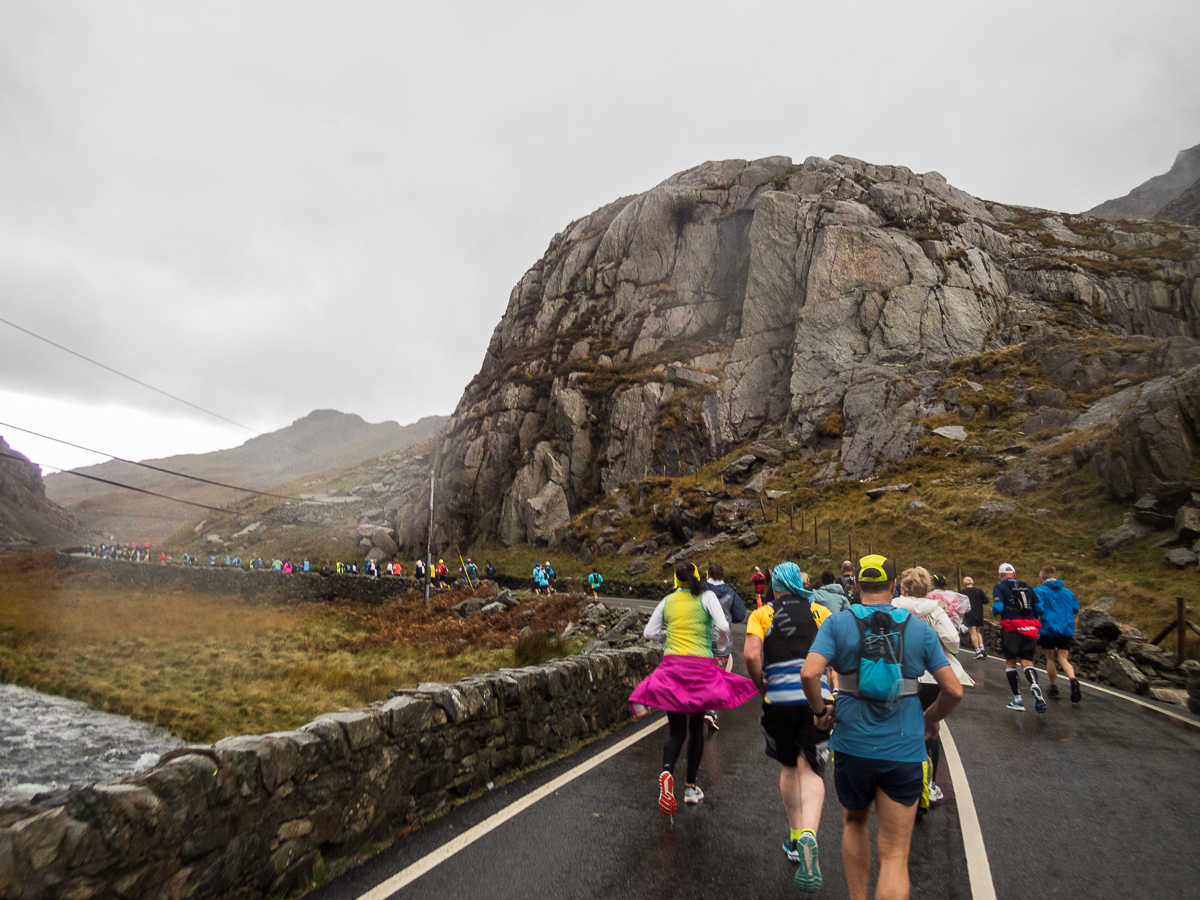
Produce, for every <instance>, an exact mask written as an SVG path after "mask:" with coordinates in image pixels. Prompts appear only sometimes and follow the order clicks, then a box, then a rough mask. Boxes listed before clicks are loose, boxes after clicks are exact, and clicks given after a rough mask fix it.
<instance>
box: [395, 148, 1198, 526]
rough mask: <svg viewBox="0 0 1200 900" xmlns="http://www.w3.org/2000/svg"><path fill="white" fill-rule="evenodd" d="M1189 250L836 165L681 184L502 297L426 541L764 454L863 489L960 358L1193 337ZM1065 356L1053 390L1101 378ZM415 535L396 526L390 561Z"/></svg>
mask: <svg viewBox="0 0 1200 900" xmlns="http://www.w3.org/2000/svg"><path fill="white" fill-rule="evenodd" d="M1198 244H1200V233H1198V232H1197V231H1196V230H1194V229H1189V228H1184V227H1180V226H1178V225H1174V224H1171V223H1136V224H1130V223H1119V222H1108V221H1103V220H1098V219H1093V218H1089V217H1085V216H1072V215H1067V214H1060V213H1052V212H1047V211H1043V210H1033V209H1026V208H1016V207H1008V206H1004V205H1002V204H997V203H990V202H985V201H982V200H979V199H977V198H975V197H972V196H970V195H969V194H966V193H964V192H963V191H960V190H958V189H956V188H954V187H952V186H951V185H949V184H947V182H946V181H945V179H944V178H943V177H942V176H940V175H938V174H937V173H927V174H925V175H917V174H914V173H913V172H911V171H909V170H908V169H905V168H902V167H898V166H875V165H870V164H868V163H864V162H861V161H859V160H854V159H849V158H845V157H834V158H833V159H831V160H826V159H817V158H810V159H808V160H806V161H805V162H804V163H803V164H801V165H795V164H793V163H792V161H791V160H790V159H788V158H786V157H771V158H767V159H760V160H755V161H753V162H746V161H742V160H727V161H723V162H710V163H705V164H704V165H701V166H698V167H696V168H694V169H690V170H688V171H686V172H681V173H679V174H677V175H675V176H673V177H671V178H669V179H667V180H666V181H665V182H663V183H662V184H660V185H658V186H657V187H655V188H653V189H652V190H650V191H647V192H646V193H644V194H641V195H639V196H635V197H627V198H624V199H621V200H618V201H616V202H614V203H611V204H609V205H608V206H605V207H603V208H601V209H599V210H597V211H596V212H594V213H592V214H591V215H590V216H587V217H585V218H583V219H580V220H578V221H576V222H573V223H571V224H570V225H569V226H568V227H567V228H566V229H565V230H564V231H563V232H562V233H560V234H558V235H556V236H555V237H554V239H553V241H551V243H550V247H549V248H548V249H547V251H546V254H545V255H544V256H543V257H542V259H541V260H539V261H538V262H537V263H536V264H535V265H534V266H533V267H532V268H531V269H530V270H529V271H528V272H527V273H526V275H525V277H524V278H522V279H521V281H520V283H519V284H518V285H517V286H516V287H515V288H514V289H513V291H512V294H511V296H510V298H509V303H508V308H507V310H506V312H505V314H504V316H503V317H502V319H501V321H500V323H499V325H497V327H496V330H495V333H494V334H493V336H492V340H491V343H490V345H489V347H488V351H487V354H486V356H485V358H484V361H483V366H482V367H481V370H480V372H479V374H478V375H477V376H476V377H475V379H474V380H473V381H472V382H471V383H470V385H468V387H467V389H466V391H465V393H464V394H463V397H462V399H461V401H460V402H459V405H458V408H457V410H456V411H455V414H454V416H453V417H452V419H451V421H450V422H449V423H448V424H447V426H446V429H445V431H444V432H443V433H442V435H441V437H440V439H439V445H438V452H437V458H438V473H439V476H438V497H439V504H438V506H439V514H438V533H437V536H438V541H439V544H442V545H445V544H447V543H452V542H463V541H467V542H469V541H471V540H474V539H478V538H485V537H486V538H496V539H499V540H500V541H501V542H503V543H505V544H512V543H517V542H521V541H532V542H554V541H555V540H556V539H557V538H559V537H560V536H562V535H563V534H564V532H565V528H566V526H567V524H568V522H569V520H570V517H571V516H572V515H573V514H574V513H576V512H578V511H579V510H581V509H582V508H584V507H586V506H588V505H590V504H591V503H593V502H594V501H596V500H597V499H599V498H601V497H602V496H604V495H606V494H609V493H611V492H613V491H615V490H618V489H619V488H621V487H623V486H625V485H627V484H629V483H630V482H632V481H634V480H637V479H641V478H644V477H645V476H646V475H647V474H651V473H658V474H663V473H666V474H668V475H677V474H682V473H688V472H690V471H692V470H694V469H695V467H697V466H699V465H702V464H704V463H705V462H708V461H711V460H713V459H717V458H720V457H722V456H724V455H725V454H727V453H729V452H730V451H731V450H733V449H735V448H736V447H737V445H739V444H741V443H743V442H747V441H750V440H752V439H755V438H761V437H767V438H769V439H770V441H771V442H773V444H774V445H775V446H776V447H777V448H783V449H787V448H790V449H792V450H797V449H799V450H802V451H811V452H812V453H818V452H822V453H826V454H827V455H828V457H829V460H830V462H829V465H828V466H826V467H825V468H824V469H822V473H821V478H823V479H825V480H832V479H834V478H866V477H869V476H871V475H873V474H875V473H876V472H878V471H880V470H881V468H883V467H885V466H887V465H888V464H889V463H890V462H893V461H895V460H900V459H903V458H905V457H907V456H908V455H909V454H910V453H912V452H913V450H914V448H915V447H916V444H917V442H918V441H919V440H920V438H921V437H922V435H923V434H924V433H925V426H924V425H922V424H921V422H920V420H921V419H925V418H929V417H936V416H944V415H946V414H947V406H946V403H945V398H944V396H943V394H942V392H941V390H940V388H939V385H941V383H942V382H943V381H944V379H945V376H946V371H947V367H948V365H949V364H950V363H951V362H952V361H953V360H955V359H957V358H959V357H962V356H964V355H969V354H978V353H980V352H982V351H987V350H995V349H1000V348H1003V347H1006V346H1010V345H1015V344H1020V343H1023V342H1025V341H1026V340H1027V338H1028V337H1030V336H1031V335H1034V336H1039V337H1045V336H1046V335H1048V334H1059V333H1063V334H1065V333H1076V334H1097V335H1110V336H1129V335H1144V336H1149V337H1153V338H1169V337H1172V336H1185V337H1187V336H1192V337H1194V336H1195V335H1196V334H1197V331H1198V328H1200V288H1197V281H1196V277H1197V274H1200V261H1198V260H1197V255H1196V250H1197V245H1198ZM1077 362H1078V365H1076V366H1075V367H1074V368H1073V369H1072V371H1071V372H1069V373H1067V374H1066V375H1065V376H1064V377H1065V378H1067V379H1068V380H1071V379H1074V380H1078V379H1084V380H1086V379H1087V378H1089V377H1095V375H1096V373H1095V372H1092V374H1091V375H1088V374H1087V371H1088V370H1087V367H1088V366H1093V367H1094V366H1095V365H1097V363H1096V362H1095V361H1094V360H1092V359H1088V360H1080V361H1077ZM1064 365H1066V364H1065V363H1064ZM1100 365H1103V364H1102V363H1100ZM986 374H987V373H983V374H982V375H981V376H980V377H986ZM972 414H975V411H974V410H972ZM980 414H985V412H984V411H981V412H980ZM424 521H425V519H424V516H423V515H422V510H421V509H420V508H417V507H416V506H415V505H414V506H413V508H411V509H409V508H407V507H404V508H401V509H400V510H398V511H397V514H396V525H397V533H398V537H399V542H400V544H401V546H403V547H406V548H416V547H418V546H422V545H423V542H424Z"/></svg>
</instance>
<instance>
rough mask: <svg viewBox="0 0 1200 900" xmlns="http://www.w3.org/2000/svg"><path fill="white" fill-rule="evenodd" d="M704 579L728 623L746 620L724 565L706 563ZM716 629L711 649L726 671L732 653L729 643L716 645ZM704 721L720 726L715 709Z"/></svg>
mask: <svg viewBox="0 0 1200 900" xmlns="http://www.w3.org/2000/svg"><path fill="white" fill-rule="evenodd" d="M706 579H707V580H706V581H705V582H704V589H705V590H706V591H712V592H713V594H714V595H716V598H717V601H718V602H719V603H720V604H721V612H723V613H725V618H726V619H727V620H729V624H730V625H736V624H737V623H738V622H744V621H746V604H745V603H743V602H742V598H741V596H740V595H739V594H738V592H737V591H735V590H734V589H733V588H731V587H730V586H729V585H728V584H726V583H725V567H724V566H722V565H721V564H720V563H718V562H714V563H709V564H708V572H707V573H706ZM718 637H719V635H718V633H717V629H716V627H715V626H714V627H713V634H712V650H713V658H714V659H715V660H716V661H717V665H718V666H720V667H721V668H722V669H724V670H725V671H726V672H732V671H733V654H732V653H731V652H730V648H729V645H728V644H727V645H726V646H725V647H723V648H722V647H718V646H717V644H718ZM704 722H705V724H706V725H708V727H709V730H710V731H719V730H720V726H718V725H717V711H716V710H715V709H710V710H709V711H708V714H707V715H705V717H704Z"/></svg>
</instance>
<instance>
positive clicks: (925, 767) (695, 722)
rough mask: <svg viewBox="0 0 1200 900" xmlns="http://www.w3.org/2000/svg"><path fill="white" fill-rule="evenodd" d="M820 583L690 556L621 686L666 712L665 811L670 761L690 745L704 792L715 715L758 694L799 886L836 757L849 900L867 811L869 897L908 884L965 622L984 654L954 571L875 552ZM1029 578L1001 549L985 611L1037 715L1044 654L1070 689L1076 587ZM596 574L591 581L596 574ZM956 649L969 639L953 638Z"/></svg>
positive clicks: (955, 691) (896, 894)
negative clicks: (738, 668)
mask: <svg viewBox="0 0 1200 900" xmlns="http://www.w3.org/2000/svg"><path fill="white" fill-rule="evenodd" d="M820 582H821V584H820V585H819V586H815V585H813V583H812V579H811V578H810V576H809V575H808V574H807V573H804V572H802V571H801V570H800V567H799V566H797V565H796V564H795V563H793V562H781V563H780V564H779V565H777V566H775V568H774V569H773V570H768V571H767V572H766V573H765V574H764V573H763V571H762V570H761V569H759V568H755V570H754V573H753V574H752V576H751V578H750V583H751V585H752V587H753V589H754V605H753V606H751V605H750V604H749V603H747V602H745V601H743V599H742V598H741V597H740V596H739V595H738V593H737V591H736V590H734V589H733V588H732V587H731V586H730V585H729V584H728V583H726V581H725V572H724V569H723V568H722V567H721V565H720V564H718V563H715V562H713V563H709V565H708V568H707V571H706V572H705V573H704V577H701V573H700V571H699V569H698V568H697V567H696V566H695V565H693V564H692V563H682V564H680V565H679V566H677V567H676V569H675V589H674V590H673V591H672V592H671V593H670V594H668V595H667V596H666V597H664V598H663V600H662V601H661V602H660V603H659V604H658V606H657V607H656V608H655V610H654V612H653V614H652V615H651V617H650V621H649V623H648V624H647V625H646V628H645V632H644V636H645V637H646V638H647V639H648V640H652V641H661V642H663V644H664V649H663V661H662V663H661V664H659V666H658V667H657V668H656V669H655V670H654V672H652V673H651V674H650V675H649V676H648V677H647V678H646V679H644V680H643V681H642V682H641V683H640V684H639V685H638V686H637V687H636V688H635V689H634V691H633V693H632V694H631V695H630V697H629V706H630V712H631V713H632V715H633V716H634V717H635V718H641V717H642V716H644V715H646V714H647V713H648V712H649V710H650V709H659V710H664V711H665V712H666V713H667V724H668V733H667V738H666V744H665V746H664V747H663V764H662V770H661V771H660V772H659V773H658V775H657V794H658V806H659V809H660V810H661V811H662V812H663V813H664V814H666V815H668V816H674V815H675V814H676V812H677V810H678V805H677V800H676V791H675V764H676V762H677V761H678V759H679V756H680V754H681V752H682V751H683V747H684V745H685V743H686V746H687V767H686V775H685V781H684V790H683V802H684V804H685V805H688V806H694V805H696V804H699V803H700V802H701V801H702V800H703V799H704V791H703V790H702V789H701V787H700V785H699V784H698V783H697V778H698V776H699V774H700V764H701V759H702V757H703V753H704V744H705V735H706V732H707V734H708V735H712V734H713V733H715V732H717V731H718V724H717V713H718V711H719V710H722V709H730V708H733V707H735V706H739V705H741V704H743V703H745V702H747V701H748V700H750V699H751V698H753V697H756V696H760V695H761V696H762V698H763V703H762V712H761V715H760V719H759V722H760V726H761V728H762V732H763V735H764V736H765V739H766V755H767V756H769V757H771V758H772V759H774V760H776V761H777V762H778V763H779V765H780V775H779V792H780V797H781V799H782V803H783V808H784V813H785V815H786V818H787V820H788V836H787V837H786V838H785V839H784V841H783V851H784V853H785V855H786V857H787V859H788V861H789V862H790V863H791V864H794V865H795V866H796V870H795V872H794V873H793V874H792V879H793V881H794V883H795V885H796V887H797V888H798V889H799V890H800V891H801V893H803V894H805V895H812V894H815V893H816V892H817V891H818V890H820V888H821V886H822V877H821V869H820V861H819V846H818V842H817V831H818V828H819V826H820V823H821V811H822V807H823V804H824V799H825V772H826V768H827V767H829V768H831V769H832V778H833V784H834V788H835V790H836V792H837V797H838V801H839V802H840V804H841V806H842V808H843V816H842V820H843V833H842V860H843V863H844V868H845V872H846V881H847V888H848V891H849V895H850V898H851V900H866V897H867V894H868V889H869V882H870V873H871V860H872V850H871V836H870V831H869V829H868V820H869V815H870V810H871V807H872V806H874V807H875V810H876V814H877V818H878V832H877V837H876V849H877V856H878V860H879V869H878V872H879V874H878V882H877V886H876V893H875V896H877V897H888V898H889V900H905V898H907V897H908V896H909V878H908V855H909V845H910V841H911V837H912V830H913V824H914V822H915V820H916V817H917V816H918V815H919V814H922V813H924V812H925V811H927V810H928V809H929V808H930V804H931V803H936V802H937V801H939V800H941V799H942V798H943V794H942V791H941V790H940V789H939V788H938V786H937V783H936V780H935V778H936V773H937V770H938V764H939V762H940V759H941V745H940V739H939V735H940V723H941V721H942V720H943V719H945V718H946V717H947V716H948V715H950V713H951V712H952V711H953V710H954V708H955V707H956V706H957V705H958V703H959V702H960V701H961V700H962V697H963V688H964V687H969V686H972V685H973V684H974V681H973V680H972V678H971V676H970V675H969V674H968V673H967V671H966V670H965V669H964V668H963V666H962V664H961V663H959V661H958V659H957V654H958V652H959V650H960V642H961V640H962V637H963V636H964V635H966V636H969V639H970V646H971V649H972V650H973V651H974V656H975V658H976V659H986V658H987V655H988V654H987V651H986V649H985V648H984V644H983V635H982V632H981V627H982V625H983V622H984V618H983V617H984V613H985V610H986V607H987V605H988V597H987V595H986V594H984V592H983V591H982V590H980V589H978V588H976V587H975V584H974V580H973V579H972V578H964V579H963V587H962V591H961V592H960V591H953V590H950V589H949V588H948V586H947V584H946V579H945V578H943V577H942V576H940V575H934V574H931V573H930V572H929V571H928V570H927V569H925V568H924V567H921V566H914V567H913V568H911V569H906V570H904V571H903V572H900V573H897V572H896V570H895V567H894V565H893V563H892V562H891V560H889V559H887V558H886V557H884V556H881V555H878V554H872V555H869V556H865V557H863V558H862V559H860V560H859V561H858V564H857V565H855V564H853V563H852V562H850V561H846V562H845V563H843V565H842V572H841V574H840V575H838V576H835V575H834V574H833V573H832V572H828V571H827V572H823V573H822V574H821V576H820ZM1039 582H1040V584H1039V585H1038V586H1037V587H1033V586H1031V585H1029V584H1026V583H1025V582H1024V581H1021V580H1019V579H1018V578H1017V577H1016V570H1015V568H1014V567H1013V566H1012V565H1011V564H1009V563H1004V564H1002V565H1001V566H1000V567H999V579H998V581H997V583H996V585H995V587H994V588H993V590H992V596H991V613H992V615H993V616H994V617H996V618H997V619H998V620H999V624H1000V627H1001V648H1002V655H1003V657H1004V660H1005V670H1006V675H1007V677H1008V682H1009V686H1010V688H1011V689H1012V693H1013V700H1012V702H1010V703H1009V704H1008V709H1010V710H1014V711H1016V712H1024V710H1025V706H1024V703H1023V701H1022V698H1021V686H1020V676H1021V675H1023V676H1024V678H1025V680H1026V682H1027V683H1028V685H1029V692H1030V693H1031V695H1032V696H1033V701H1034V707H1035V709H1036V710H1037V712H1038V713H1044V712H1045V711H1046V699H1045V695H1043V693H1042V689H1041V686H1040V685H1039V683H1038V678H1037V672H1036V671H1035V670H1034V668H1033V656H1034V651H1035V649H1036V648H1037V647H1038V646H1041V647H1042V648H1043V649H1044V650H1045V653H1046V661H1047V664H1046V670H1047V675H1048V681H1049V697H1050V698H1058V697H1059V691H1058V685H1057V669H1058V668H1061V669H1062V671H1063V673H1064V674H1065V675H1066V677H1067V679H1068V682H1069V686H1070V697H1071V700H1072V701H1073V702H1075V703H1078V702H1079V701H1080V691H1079V682H1078V680H1077V679H1076V677H1075V672H1074V669H1073V668H1072V667H1071V664H1070V661H1069V659H1068V654H1069V650H1070V645H1071V638H1072V637H1073V635H1074V631H1075V615H1076V614H1077V613H1078V612H1079V601H1078V600H1077V599H1076V598H1075V595H1074V594H1072V593H1071V591H1069V590H1068V589H1067V588H1066V587H1064V585H1063V583H1062V580H1061V579H1059V578H1058V577H1057V572H1056V571H1055V569H1054V567H1053V566H1051V565H1046V566H1043V567H1042V569H1041V570H1040V572H1039ZM597 586H598V584H597ZM743 620H745V621H746V638H745V644H744V646H743V657H744V660H745V664H746V671H747V673H748V675H749V677H746V676H743V675H739V674H736V673H734V672H732V671H731V670H732V659H731V656H730V652H729V650H730V641H731V630H730V626H731V624H732V623H736V622H740V621H743ZM963 649H966V648H963Z"/></svg>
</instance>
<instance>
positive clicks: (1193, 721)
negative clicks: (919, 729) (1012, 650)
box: [958, 650, 1200, 728]
mask: <svg viewBox="0 0 1200 900" xmlns="http://www.w3.org/2000/svg"><path fill="white" fill-rule="evenodd" d="M958 652H959V653H964V652H967V651H964V650H959V651H958ZM973 655H974V654H972V656H973ZM988 659H989V660H991V659H995V660H997V661H998V662H1004V660H1002V659H1000V658H999V657H997V656H992V655H991V654H988ZM1033 668H1034V669H1035V670H1037V671H1038V672H1041V673H1042V674H1043V675H1045V674H1046V670H1045V669H1042V668H1039V667H1038V666H1034V667H1033ZM1079 686H1080V687H1085V688H1088V689H1089V690H1093V691H1099V692H1100V693H1102V694H1108V695H1109V696H1110V697H1116V698H1117V699H1118V700H1128V701H1129V702H1130V703H1136V704H1137V705H1138V706H1144V707H1146V709H1152V710H1154V711H1155V712H1156V713H1162V714H1163V715H1164V716H1170V717H1171V718H1172V719H1178V720H1179V721H1180V722H1186V723H1187V724H1188V725H1191V726H1193V727H1194V728H1200V721H1197V720H1196V719H1193V718H1191V717H1190V716H1185V715H1183V714H1182V713H1177V712H1175V710H1173V709H1163V707H1161V706H1155V705H1154V704H1153V703H1147V702H1146V701H1145V700H1141V699H1139V698H1137V697H1130V696H1129V695H1128V694H1123V693H1121V692H1120V691H1114V690H1112V689H1111V688H1106V687H1101V686H1100V685H1098V684H1093V683H1092V682H1090V681H1084V680H1083V679H1082V678H1080V679H1079Z"/></svg>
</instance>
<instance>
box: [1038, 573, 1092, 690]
mask: <svg viewBox="0 0 1200 900" xmlns="http://www.w3.org/2000/svg"><path fill="white" fill-rule="evenodd" d="M1057 574H1058V573H1057V571H1056V570H1055V568H1054V566H1052V565H1050V564H1049V563H1047V564H1046V565H1044V566H1042V570H1041V571H1040V572H1038V578H1040V579H1041V580H1042V583H1041V585H1040V586H1039V587H1037V588H1035V589H1034V590H1036V591H1037V595H1038V598H1039V599H1040V600H1041V601H1042V630H1041V632H1040V633H1039V634H1038V646H1039V647H1041V648H1042V650H1044V651H1045V653H1046V675H1047V676H1048V677H1049V679H1050V690H1049V693H1050V699H1051V700H1057V699H1058V670H1057V669H1056V668H1055V661H1056V660H1057V662H1058V665H1059V666H1061V667H1062V670H1063V674H1064V675H1066V676H1067V680H1068V681H1069V682H1070V683H1071V702H1072V703H1078V702H1079V701H1080V700H1081V699H1082V695H1081V694H1080V692H1079V679H1077V678H1076V677H1075V669H1074V668H1073V667H1072V666H1071V663H1070V661H1069V660H1068V659H1067V655H1068V654H1069V653H1070V651H1071V638H1073V637H1074V636H1075V615H1076V614H1077V613H1078V612H1079V600H1078V599H1077V598H1076V597H1075V595H1074V594H1072V593H1071V592H1070V591H1069V590H1067V589H1066V588H1065V587H1063V583H1062V579H1061V578H1057V577H1056V576H1057Z"/></svg>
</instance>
